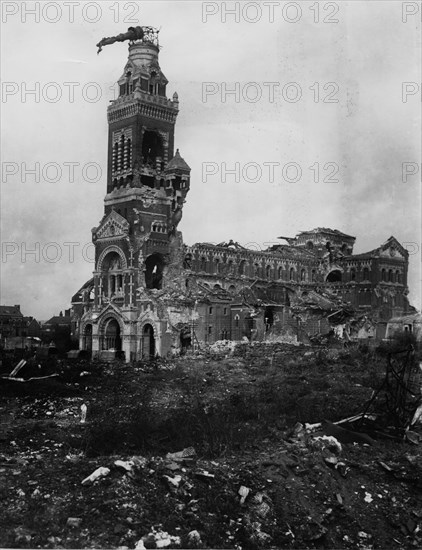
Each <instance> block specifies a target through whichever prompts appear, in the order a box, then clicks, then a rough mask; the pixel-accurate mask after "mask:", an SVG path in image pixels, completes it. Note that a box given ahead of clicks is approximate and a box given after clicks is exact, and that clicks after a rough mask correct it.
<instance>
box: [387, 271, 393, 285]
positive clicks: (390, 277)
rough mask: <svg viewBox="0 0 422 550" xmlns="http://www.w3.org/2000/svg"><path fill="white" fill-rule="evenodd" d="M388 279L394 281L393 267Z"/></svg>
mask: <svg viewBox="0 0 422 550" xmlns="http://www.w3.org/2000/svg"><path fill="white" fill-rule="evenodd" d="M388 280H389V282H390V283H394V273H393V270H392V269H390V270H389V272H388Z"/></svg>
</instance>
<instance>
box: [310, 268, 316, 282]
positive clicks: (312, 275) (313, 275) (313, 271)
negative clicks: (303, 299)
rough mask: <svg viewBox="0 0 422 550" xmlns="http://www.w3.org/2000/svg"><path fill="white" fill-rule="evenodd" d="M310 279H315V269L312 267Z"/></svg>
mask: <svg viewBox="0 0 422 550" xmlns="http://www.w3.org/2000/svg"><path fill="white" fill-rule="evenodd" d="M311 281H312V282H313V283H314V282H315V281H316V271H315V269H313V270H312V271H311Z"/></svg>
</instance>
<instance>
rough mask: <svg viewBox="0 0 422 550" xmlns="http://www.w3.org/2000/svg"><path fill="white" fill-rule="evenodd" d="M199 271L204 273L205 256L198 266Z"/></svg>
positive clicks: (205, 265)
mask: <svg viewBox="0 0 422 550" xmlns="http://www.w3.org/2000/svg"><path fill="white" fill-rule="evenodd" d="M199 269H200V271H206V270H207V259H206V258H205V256H202V257H201V260H200V264H199Z"/></svg>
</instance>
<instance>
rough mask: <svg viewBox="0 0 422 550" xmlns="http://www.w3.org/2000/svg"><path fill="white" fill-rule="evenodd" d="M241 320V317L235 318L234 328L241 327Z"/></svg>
mask: <svg viewBox="0 0 422 550" xmlns="http://www.w3.org/2000/svg"><path fill="white" fill-rule="evenodd" d="M239 319H240V317H239V315H235V316H234V326H235V327H238V326H239Z"/></svg>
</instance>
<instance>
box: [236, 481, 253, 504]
mask: <svg viewBox="0 0 422 550" xmlns="http://www.w3.org/2000/svg"><path fill="white" fill-rule="evenodd" d="M249 492H250V489H249V487H245V486H244V485H242V486H241V487H240V489H239V491H238V493H239V495H240V504H244V503H245V500H246V497H247V496H248V495H249Z"/></svg>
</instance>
